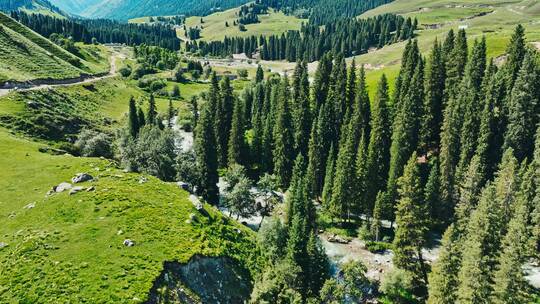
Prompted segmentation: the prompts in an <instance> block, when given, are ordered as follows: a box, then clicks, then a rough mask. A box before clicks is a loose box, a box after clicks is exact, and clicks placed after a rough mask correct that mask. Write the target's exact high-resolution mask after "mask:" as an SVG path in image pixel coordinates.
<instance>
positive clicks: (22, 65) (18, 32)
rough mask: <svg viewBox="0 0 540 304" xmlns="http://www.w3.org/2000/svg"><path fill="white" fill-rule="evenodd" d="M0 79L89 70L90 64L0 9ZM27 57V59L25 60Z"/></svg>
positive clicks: (57, 76)
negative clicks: (0, 50) (0, 11)
mask: <svg viewBox="0 0 540 304" xmlns="http://www.w3.org/2000/svg"><path fill="white" fill-rule="evenodd" d="M0 48H1V49H2V50H3V52H0V83H2V82H5V81H28V80H34V79H44V78H47V79H66V78H75V77H79V76H81V75H83V74H93V73H94V71H93V69H92V68H91V67H90V66H92V64H90V63H89V62H87V61H85V60H83V59H81V58H78V57H76V56H75V55H73V54H71V53H69V52H67V51H66V50H64V49H62V48H61V47H59V46H57V45H56V44H54V43H52V42H51V41H49V40H48V39H46V38H44V37H42V36H41V35H39V34H37V33H35V32H34V31H32V30H30V29H29V28H27V27H25V26H23V25H22V24H20V23H18V22H16V21H15V20H13V19H12V18H10V17H8V16H6V15H5V14H3V13H0ZM29 59H31V60H29Z"/></svg>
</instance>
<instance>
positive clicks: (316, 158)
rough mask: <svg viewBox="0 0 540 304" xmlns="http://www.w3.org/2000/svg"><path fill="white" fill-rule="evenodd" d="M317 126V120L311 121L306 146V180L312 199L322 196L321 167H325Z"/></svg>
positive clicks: (322, 179) (322, 177) (322, 176)
mask: <svg viewBox="0 0 540 304" xmlns="http://www.w3.org/2000/svg"><path fill="white" fill-rule="evenodd" d="M318 126H319V123H318V119H315V120H313V123H312V127H311V132H310V136H309V145H308V170H307V178H308V185H309V193H310V196H311V197H314V198H318V197H319V196H320V195H321V194H322V191H323V182H324V175H323V174H325V172H323V169H322V166H325V165H326V161H327V160H326V159H323V155H322V154H321V151H322V149H323V147H322V146H321V140H320V138H319V135H318V133H317V131H318V130H319V129H318ZM331 147H333V146H331ZM325 168H326V167H325Z"/></svg>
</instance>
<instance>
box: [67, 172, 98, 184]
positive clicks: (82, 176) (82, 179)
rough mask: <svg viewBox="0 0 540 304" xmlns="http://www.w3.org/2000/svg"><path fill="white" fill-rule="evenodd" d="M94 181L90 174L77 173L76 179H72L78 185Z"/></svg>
mask: <svg viewBox="0 0 540 304" xmlns="http://www.w3.org/2000/svg"><path fill="white" fill-rule="evenodd" d="M93 179H94V178H93V177H92V175H90V174H88V173H77V175H75V177H73V178H72V179H71V181H72V182H73V183H74V184H77V183H83V182H87V181H90V180H93Z"/></svg>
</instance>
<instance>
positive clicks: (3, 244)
mask: <svg viewBox="0 0 540 304" xmlns="http://www.w3.org/2000/svg"><path fill="white" fill-rule="evenodd" d="M7 246H8V243H4V242H0V249H2V248H4V247H7Z"/></svg>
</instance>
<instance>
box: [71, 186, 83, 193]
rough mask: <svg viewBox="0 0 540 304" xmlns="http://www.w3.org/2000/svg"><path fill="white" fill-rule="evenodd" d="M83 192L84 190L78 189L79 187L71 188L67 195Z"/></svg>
mask: <svg viewBox="0 0 540 304" xmlns="http://www.w3.org/2000/svg"><path fill="white" fill-rule="evenodd" d="M83 190H84V188H83V187H80V186H77V187H73V188H71V190H69V195H73V194H75V193H77V192H81V191H83Z"/></svg>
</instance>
